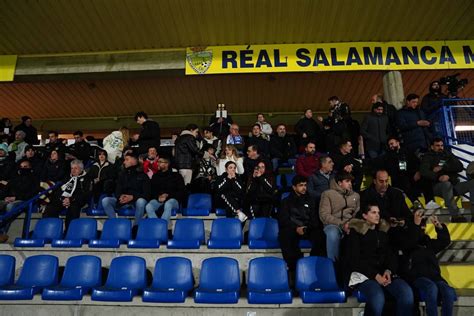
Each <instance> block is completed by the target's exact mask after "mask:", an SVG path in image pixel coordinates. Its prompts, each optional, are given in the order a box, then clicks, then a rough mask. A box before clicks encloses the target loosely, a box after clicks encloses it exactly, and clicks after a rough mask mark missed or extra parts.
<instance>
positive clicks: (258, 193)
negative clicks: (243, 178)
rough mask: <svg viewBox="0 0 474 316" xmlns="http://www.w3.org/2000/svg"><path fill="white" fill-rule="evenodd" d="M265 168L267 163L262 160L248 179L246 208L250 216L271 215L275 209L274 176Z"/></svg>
mask: <svg viewBox="0 0 474 316" xmlns="http://www.w3.org/2000/svg"><path fill="white" fill-rule="evenodd" d="M265 168H266V166H265V163H264V162H263V161H260V162H259V163H257V166H256V167H255V169H254V171H253V174H252V176H251V177H249V179H247V189H246V195H245V203H246V207H245V208H246V209H247V213H248V214H250V218H257V217H270V216H271V213H272V211H273V194H274V193H275V188H274V187H273V177H272V176H271V175H270V174H267V173H265Z"/></svg>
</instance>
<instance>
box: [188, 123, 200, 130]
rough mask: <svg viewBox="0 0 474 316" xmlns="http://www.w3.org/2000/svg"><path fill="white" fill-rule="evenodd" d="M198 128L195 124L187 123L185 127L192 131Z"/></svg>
mask: <svg viewBox="0 0 474 316" xmlns="http://www.w3.org/2000/svg"><path fill="white" fill-rule="evenodd" d="M198 128H199V126H197V125H196V124H188V125H186V128H185V129H186V130H188V131H194V130H195V129H198Z"/></svg>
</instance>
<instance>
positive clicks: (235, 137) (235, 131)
mask: <svg viewBox="0 0 474 316" xmlns="http://www.w3.org/2000/svg"><path fill="white" fill-rule="evenodd" d="M225 143H226V145H233V146H234V147H235V149H237V152H238V153H239V154H240V155H242V154H243V150H244V148H245V141H244V138H243V137H242V136H240V134H239V125H237V124H232V125H231V126H230V134H229V135H228V136H227V137H226V141H225Z"/></svg>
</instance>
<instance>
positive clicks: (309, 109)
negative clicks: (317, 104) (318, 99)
mask: <svg viewBox="0 0 474 316" xmlns="http://www.w3.org/2000/svg"><path fill="white" fill-rule="evenodd" d="M308 111H311V112H313V110H311V108H307V109H306V110H304V113H303V114H306V112H308Z"/></svg>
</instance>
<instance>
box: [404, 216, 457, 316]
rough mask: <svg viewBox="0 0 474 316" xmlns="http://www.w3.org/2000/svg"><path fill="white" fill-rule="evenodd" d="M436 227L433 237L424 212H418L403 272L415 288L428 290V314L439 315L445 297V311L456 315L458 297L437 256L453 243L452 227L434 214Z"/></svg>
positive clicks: (426, 298)
mask: <svg viewBox="0 0 474 316" xmlns="http://www.w3.org/2000/svg"><path fill="white" fill-rule="evenodd" d="M430 220H431V222H432V223H433V225H434V226H435V230H436V234H437V238H436V239H432V238H430V237H429V236H428V234H426V233H425V229H426V219H423V214H422V212H421V211H417V212H415V214H414V220H413V222H414V225H413V226H412V229H411V232H410V234H409V235H407V236H406V239H407V241H409V242H410V244H411V245H410V247H408V248H407V249H406V250H404V251H403V260H402V262H401V269H400V270H401V275H402V277H403V278H404V279H405V280H407V281H408V282H409V283H410V284H411V285H412V286H413V287H414V288H415V289H417V290H418V291H423V292H424V293H425V304H426V313H427V315H430V316H431V315H438V302H439V298H441V314H442V315H453V303H454V301H455V300H456V293H455V292H454V289H453V288H452V287H451V286H449V285H448V283H447V282H446V280H445V279H444V278H443V277H442V276H441V269H440V267H439V262H438V259H437V257H436V255H437V254H438V253H439V252H440V251H443V250H444V249H446V247H448V246H449V244H450V243H451V238H450V236H449V230H448V228H447V227H446V225H444V224H441V223H440V221H439V220H438V218H437V217H436V216H431V217H430Z"/></svg>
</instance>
